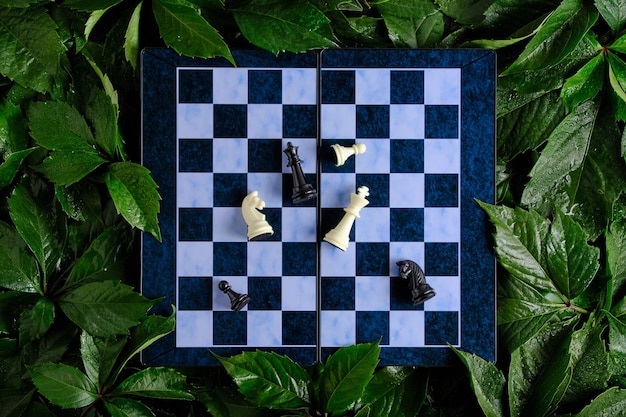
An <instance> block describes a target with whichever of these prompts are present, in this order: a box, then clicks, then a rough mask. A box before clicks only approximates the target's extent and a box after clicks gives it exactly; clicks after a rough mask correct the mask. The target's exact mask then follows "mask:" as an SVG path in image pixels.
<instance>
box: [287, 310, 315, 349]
mask: <svg viewBox="0 0 626 417" xmlns="http://www.w3.org/2000/svg"><path fill="white" fill-rule="evenodd" d="M315 344H317V313H316V312H315V311H283V345H299V346H303V345H304V346H307V345H308V346H310V345H315Z"/></svg>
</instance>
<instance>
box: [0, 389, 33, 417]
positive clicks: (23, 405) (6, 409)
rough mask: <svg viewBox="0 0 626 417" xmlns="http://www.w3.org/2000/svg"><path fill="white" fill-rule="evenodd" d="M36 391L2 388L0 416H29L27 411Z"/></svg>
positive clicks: (0, 390) (0, 391)
mask: <svg viewBox="0 0 626 417" xmlns="http://www.w3.org/2000/svg"><path fill="white" fill-rule="evenodd" d="M34 393H35V390H34V389H28V390H24V389H0V397H2V403H1V404H0V417H16V416H17V417H19V416H24V415H26V416H27V415H28V414H25V413H26V411H27V410H28V406H29V405H30V403H31V400H32V397H33V394H34Z"/></svg>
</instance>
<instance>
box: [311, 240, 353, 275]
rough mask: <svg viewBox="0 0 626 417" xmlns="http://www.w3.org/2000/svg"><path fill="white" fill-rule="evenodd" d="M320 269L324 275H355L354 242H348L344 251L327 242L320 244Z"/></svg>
mask: <svg viewBox="0 0 626 417" xmlns="http://www.w3.org/2000/svg"><path fill="white" fill-rule="evenodd" d="M320 256H321V265H322V268H321V269H322V271H321V275H322V276H326V277H353V276H355V275H356V244H355V243H354V242H350V243H349V244H348V249H347V250H346V251H345V252H344V251H342V250H341V249H339V248H336V247H335V246H333V245H331V244H330V243H328V242H322V243H321V245H320Z"/></svg>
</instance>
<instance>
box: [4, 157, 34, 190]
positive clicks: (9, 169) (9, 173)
mask: <svg viewBox="0 0 626 417" xmlns="http://www.w3.org/2000/svg"><path fill="white" fill-rule="evenodd" d="M35 149H36V148H30V149H24V150H23V151H17V152H14V153H12V154H10V155H9V156H8V157H7V158H6V159H5V160H4V162H2V164H1V165H0V189H2V188H5V187H7V186H9V185H10V184H11V183H12V182H13V180H14V179H15V177H16V176H17V173H18V172H19V171H20V167H21V166H22V162H23V161H24V159H26V158H27V157H28V155H30V154H31V153H32V152H33V151H34V150H35Z"/></svg>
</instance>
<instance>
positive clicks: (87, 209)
mask: <svg viewBox="0 0 626 417" xmlns="http://www.w3.org/2000/svg"><path fill="white" fill-rule="evenodd" d="M54 193H55V195H56V197H57V199H58V200H59V203H60V204H61V207H62V208H63V211H64V212H65V214H67V215H68V217H70V218H72V219H74V220H78V221H80V222H84V221H89V222H90V223H94V224H98V223H102V215H103V208H102V202H101V201H100V192H99V190H98V188H97V187H94V186H93V184H90V183H88V182H86V181H85V182H79V183H77V184H74V185H71V186H69V187H60V186H56V187H54Z"/></svg>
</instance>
